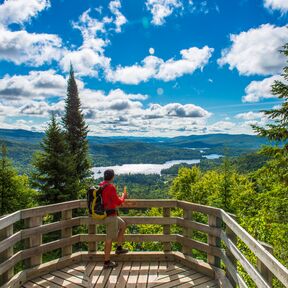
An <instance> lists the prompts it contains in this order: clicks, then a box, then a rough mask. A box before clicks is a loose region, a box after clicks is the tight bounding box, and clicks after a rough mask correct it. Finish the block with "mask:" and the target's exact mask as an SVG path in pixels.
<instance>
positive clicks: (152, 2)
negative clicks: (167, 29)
mask: <svg viewBox="0 0 288 288" xmlns="http://www.w3.org/2000/svg"><path fill="white" fill-rule="evenodd" d="M146 7H147V10H148V11H150V12H151V13H152V17H153V18H152V23H153V24H154V25H163V24H164V23H165V18H166V17H168V16H170V15H171V14H172V13H173V12H174V10H177V9H181V8H183V3H182V1H180V0H147V1H146Z"/></svg>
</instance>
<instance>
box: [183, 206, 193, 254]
mask: <svg viewBox="0 0 288 288" xmlns="http://www.w3.org/2000/svg"><path fill="white" fill-rule="evenodd" d="M192 213H193V212H192V210H191V209H183V218H184V219H185V220H192ZM192 233H193V230H192V228H186V227H183V236H184V237H187V238H192ZM182 253H183V254H185V255H190V256H191V255H192V249H191V248H189V247H187V246H185V245H183V247H182Z"/></svg>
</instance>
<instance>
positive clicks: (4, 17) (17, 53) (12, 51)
mask: <svg viewBox="0 0 288 288" xmlns="http://www.w3.org/2000/svg"><path fill="white" fill-rule="evenodd" d="M49 6H50V1H48V0H10V1H7V0H6V1H4V3H3V4H2V5H0V60H5V61H9V62H13V63H15V64H16V65H19V64H23V63H25V64H26V65H29V66H41V65H43V64H44V63H50V62H51V61H52V60H59V59H60V58H61V56H62V53H63V47H62V40H61V39H60V38H59V37H58V36H57V35H53V34H45V33H41V34H37V33H28V32H27V31H25V30H20V31H11V30H9V27H8V26H9V24H13V23H18V24H24V23H25V22H26V21H29V20H30V19H31V18H32V17H35V16H37V14H38V13H39V12H41V11H42V10H44V9H46V8H48V7H49Z"/></svg>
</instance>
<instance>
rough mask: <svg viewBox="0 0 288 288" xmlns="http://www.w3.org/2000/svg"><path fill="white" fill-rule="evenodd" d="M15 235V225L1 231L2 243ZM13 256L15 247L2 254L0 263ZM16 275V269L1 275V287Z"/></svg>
mask: <svg viewBox="0 0 288 288" xmlns="http://www.w3.org/2000/svg"><path fill="white" fill-rule="evenodd" d="M12 234H13V224H12V225H9V226H7V227H6V228H4V229H2V230H0V241H1V240H4V239H6V238H8V237H9V236H11V235H12ZM12 255H13V247H9V248H8V249H7V250H5V251H3V252H2V253H0V263H2V262H4V261H5V260H7V259H8V258H10V257H11V256H12ZM13 275H14V268H11V269H9V270H7V271H6V272H5V273H3V274H2V275H0V285H2V284H4V283H6V282H7V281H9V280H10V279H11V278H12V277H13Z"/></svg>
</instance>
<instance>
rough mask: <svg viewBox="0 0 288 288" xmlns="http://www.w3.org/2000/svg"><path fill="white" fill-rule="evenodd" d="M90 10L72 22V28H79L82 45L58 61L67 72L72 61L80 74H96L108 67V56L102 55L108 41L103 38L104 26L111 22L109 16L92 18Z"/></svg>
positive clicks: (94, 75)
mask: <svg viewBox="0 0 288 288" xmlns="http://www.w3.org/2000/svg"><path fill="white" fill-rule="evenodd" d="M90 12H91V10H90V9H89V10H87V11H85V12H84V13H83V14H82V15H81V16H80V17H79V21H78V22H75V23H73V28H75V29H78V30H80V32H81V34H82V38H83V43H82V45H81V46H80V47H79V48H78V49H77V50H74V51H68V52H67V53H66V54H65V56H64V57H63V59H62V60H61V62H60V65H61V67H62V69H63V70H64V71H65V72H67V71H69V69H70V64H71V63H73V66H74V70H75V72H76V74H77V75H80V76H93V77H97V76H98V70H99V69H104V70H105V69H108V68H109V66H110V58H108V57H106V56H105V55H104V52H105V47H106V46H107V45H108V44H109V41H108V40H107V39H105V34H106V26H107V25H110V24H111V23H112V19H111V18H109V17H103V18H102V19H101V20H98V19H95V18H92V17H91V16H90V15H89V14H90Z"/></svg>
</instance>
